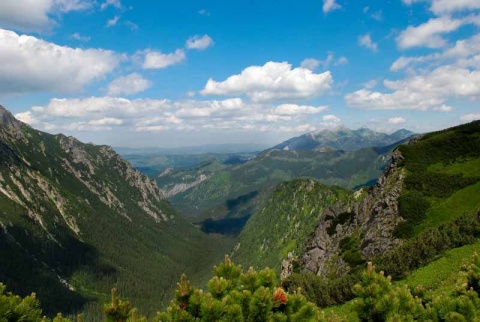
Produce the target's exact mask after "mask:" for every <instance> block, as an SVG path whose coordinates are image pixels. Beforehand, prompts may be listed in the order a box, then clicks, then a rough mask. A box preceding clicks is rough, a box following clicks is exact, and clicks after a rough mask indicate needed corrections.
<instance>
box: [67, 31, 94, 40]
mask: <svg viewBox="0 0 480 322" xmlns="http://www.w3.org/2000/svg"><path fill="white" fill-rule="evenodd" d="M70 38H72V39H75V40H80V41H84V42H87V41H89V40H90V37H89V36H82V35H80V34H79V33H78V32H76V33H74V34H73V35H71V36H70Z"/></svg>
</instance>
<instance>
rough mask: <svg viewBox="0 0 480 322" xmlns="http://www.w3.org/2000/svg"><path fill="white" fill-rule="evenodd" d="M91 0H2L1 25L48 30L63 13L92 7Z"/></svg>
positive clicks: (11, 27) (13, 27)
mask: <svg viewBox="0 0 480 322" xmlns="http://www.w3.org/2000/svg"><path fill="white" fill-rule="evenodd" d="M92 5H93V3H92V1H89V0H1V1H0V27H3V28H8V29H15V30H21V31H48V30H50V29H51V28H52V27H53V26H55V25H56V24H57V23H56V20H55V18H58V17H59V16H60V15H61V14H63V13H66V12H70V11H79V10H85V9H88V8H90V7H92Z"/></svg>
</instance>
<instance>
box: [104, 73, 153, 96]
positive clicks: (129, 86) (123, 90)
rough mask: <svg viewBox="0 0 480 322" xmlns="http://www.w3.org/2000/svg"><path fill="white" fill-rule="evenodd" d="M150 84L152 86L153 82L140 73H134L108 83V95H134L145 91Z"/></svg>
mask: <svg viewBox="0 0 480 322" xmlns="http://www.w3.org/2000/svg"><path fill="white" fill-rule="evenodd" d="M150 86H152V83H151V82H150V81H149V80H148V79H145V78H143V77H142V76H141V75H140V74H137V73H132V74H130V75H127V76H120V77H118V78H116V79H114V80H113V81H112V82H111V83H110V84H109V85H108V95H111V96H119V95H132V94H136V93H140V92H143V91H144V90H146V89H148V88H150Z"/></svg>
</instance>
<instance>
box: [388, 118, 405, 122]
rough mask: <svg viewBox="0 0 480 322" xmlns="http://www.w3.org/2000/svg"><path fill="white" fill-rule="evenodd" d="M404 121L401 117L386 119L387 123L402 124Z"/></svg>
mask: <svg viewBox="0 0 480 322" xmlns="http://www.w3.org/2000/svg"><path fill="white" fill-rule="evenodd" d="M406 121H407V120H405V119H404V118H403V117H391V118H389V119H388V123H390V124H403V123H405V122H406Z"/></svg>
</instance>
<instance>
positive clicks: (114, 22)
mask: <svg viewBox="0 0 480 322" xmlns="http://www.w3.org/2000/svg"><path fill="white" fill-rule="evenodd" d="M118 20H120V16H115V17H113V18H112V19H109V20H108V21H107V27H113V26H116V25H117V23H118Z"/></svg>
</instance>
